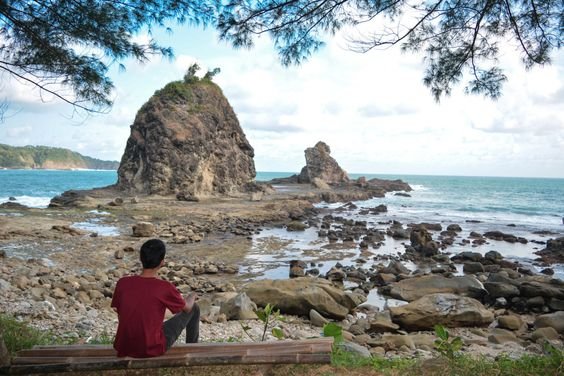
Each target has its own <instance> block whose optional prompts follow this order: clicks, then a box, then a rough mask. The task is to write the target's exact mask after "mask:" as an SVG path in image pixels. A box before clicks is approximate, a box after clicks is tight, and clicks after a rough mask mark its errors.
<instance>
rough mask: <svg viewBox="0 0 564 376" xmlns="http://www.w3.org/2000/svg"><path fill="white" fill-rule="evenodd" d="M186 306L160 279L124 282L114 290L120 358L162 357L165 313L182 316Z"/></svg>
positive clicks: (170, 286)
mask: <svg viewBox="0 0 564 376" xmlns="http://www.w3.org/2000/svg"><path fill="white" fill-rule="evenodd" d="M185 304H186V302H185V300H184V299H183V298H182V295H180V293H179V292H178V290H177V289H176V288H175V287H174V285H172V284H171V283H169V282H167V281H163V280H161V279H158V278H146V277H141V276H130V277H123V278H121V279H120V280H119V281H118V283H117V285H116V288H115V291H114V296H113V299H112V307H115V308H116V310H117V312H118V315H119V325H118V330H117V333H116V339H115V341H114V348H115V349H116V350H117V352H118V356H131V357H136V358H145V357H152V356H159V355H162V354H163V353H164V352H165V351H166V339H165V336H164V333H163V329H162V325H163V319H164V315H165V311H166V309H167V308H168V309H169V310H170V311H171V312H172V313H177V312H180V311H181V310H182V309H183V308H184V306H185Z"/></svg>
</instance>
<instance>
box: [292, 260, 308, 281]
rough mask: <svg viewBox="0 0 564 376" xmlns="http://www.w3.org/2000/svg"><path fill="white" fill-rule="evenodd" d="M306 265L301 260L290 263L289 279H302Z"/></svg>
mask: <svg viewBox="0 0 564 376" xmlns="http://www.w3.org/2000/svg"><path fill="white" fill-rule="evenodd" d="M306 267H307V265H306V263H305V262H304V261H301V260H291V261H290V278H296V277H304V276H305V269H306Z"/></svg>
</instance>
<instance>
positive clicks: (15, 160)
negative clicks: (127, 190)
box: [0, 144, 119, 170]
mask: <svg viewBox="0 0 564 376" xmlns="http://www.w3.org/2000/svg"><path fill="white" fill-rule="evenodd" d="M118 167H119V162H116V161H102V160H100V159H95V158H91V157H86V156H84V155H81V154H79V153H77V152H74V151H72V150H68V149H63V148H52V147H48V146H22V147H18V146H9V145H4V144H0V168H10V169H12V168H13V169H20V168H21V169H55V170H71V169H76V168H85V169H92V170H117V169H118Z"/></svg>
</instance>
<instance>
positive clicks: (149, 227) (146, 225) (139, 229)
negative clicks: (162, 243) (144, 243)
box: [132, 222, 155, 238]
mask: <svg viewBox="0 0 564 376" xmlns="http://www.w3.org/2000/svg"><path fill="white" fill-rule="evenodd" d="M132 229H133V236H135V237H138V238H150V237H151V236H153V235H155V225H153V224H152V223H150V222H138V223H137V224H135V225H133V228H132Z"/></svg>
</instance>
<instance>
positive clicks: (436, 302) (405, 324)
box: [390, 294, 494, 330]
mask: <svg viewBox="0 0 564 376" xmlns="http://www.w3.org/2000/svg"><path fill="white" fill-rule="evenodd" d="M390 312H391V314H392V321H393V322H395V323H396V324H399V325H400V326H401V327H402V328H404V329H408V330H424V329H432V328H433V327H434V326H435V325H437V324H441V325H444V326H449V327H459V326H487V325H489V324H491V323H492V322H493V320H494V315H493V313H492V312H490V311H489V310H487V309H486V308H485V307H484V306H483V305H482V303H480V302H479V301H477V300H476V299H472V298H468V297H463V296H458V295H454V294H431V295H427V296H424V297H422V298H421V299H418V300H416V301H414V302H411V303H409V304H407V305H404V306H401V307H394V308H390Z"/></svg>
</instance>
